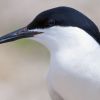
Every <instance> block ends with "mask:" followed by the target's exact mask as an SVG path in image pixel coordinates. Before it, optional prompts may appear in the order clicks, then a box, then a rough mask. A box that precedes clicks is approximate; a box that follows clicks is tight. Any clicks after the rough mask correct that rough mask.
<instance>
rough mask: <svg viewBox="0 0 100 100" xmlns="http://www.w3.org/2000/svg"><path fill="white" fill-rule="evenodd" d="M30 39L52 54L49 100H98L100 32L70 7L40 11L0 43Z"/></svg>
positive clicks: (86, 18) (99, 84) (0, 40)
mask: <svg viewBox="0 0 100 100" xmlns="http://www.w3.org/2000/svg"><path fill="white" fill-rule="evenodd" d="M22 38H31V39H33V40H35V41H38V42H39V43H42V44H43V45H45V46H46V47H47V48H48V50H49V51H50V54H51V59H50V68H49V72H48V87H49V93H50V96H51V98H52V100H100V32H99V29H98V28H97V26H96V25H95V23H94V22H93V21H91V20H90V19H89V18H88V17H87V16H85V15H84V14H82V13H81V12H79V11H77V10H75V9H73V8H70V7H64V6H61V7H56V8H51V9H49V10H46V11H43V12H41V13H40V14H38V15H37V16H36V17H35V19H34V20H33V21H32V22H31V23H30V24H28V25H27V26H26V27H23V28H20V29H18V30H17V31H14V32H11V33H8V34H7V35H4V36H1V37H0V44H2V43H6V42H11V41H15V40H18V39H22Z"/></svg>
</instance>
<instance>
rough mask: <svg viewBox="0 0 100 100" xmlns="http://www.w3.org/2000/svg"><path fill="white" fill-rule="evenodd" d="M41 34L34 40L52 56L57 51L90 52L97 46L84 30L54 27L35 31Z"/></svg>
mask: <svg viewBox="0 0 100 100" xmlns="http://www.w3.org/2000/svg"><path fill="white" fill-rule="evenodd" d="M35 31H40V32H41V31H42V32H44V33H43V34H39V35H37V36H35V38H34V39H35V40H36V41H38V42H40V43H42V44H44V45H45V46H46V47H47V48H48V49H49V50H50V52H51V54H54V53H55V52H58V51H63V50H64V51H66V52H68V51H77V52H81V53H82V51H83V52H84V51H86V52H90V51H93V50H94V49H96V48H97V47H99V44H98V43H97V42H96V41H95V40H94V39H93V38H92V37H91V36H90V35H89V34H88V33H86V32H85V31H84V30H82V29H80V28H77V27H60V26H55V27H51V28H47V29H35Z"/></svg>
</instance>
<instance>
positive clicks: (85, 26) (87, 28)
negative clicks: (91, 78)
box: [0, 7, 100, 48]
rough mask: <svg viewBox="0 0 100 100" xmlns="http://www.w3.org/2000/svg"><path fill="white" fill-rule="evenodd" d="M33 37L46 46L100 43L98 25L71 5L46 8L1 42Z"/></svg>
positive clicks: (1, 39) (0, 39)
mask: <svg viewBox="0 0 100 100" xmlns="http://www.w3.org/2000/svg"><path fill="white" fill-rule="evenodd" d="M30 37H33V39H34V40H36V41H39V42H41V43H43V44H45V45H46V46H48V47H50V48H52V47H55V46H56V47H57V45H58V47H59V45H64V46H65V45H68V46H69V47H70V45H71V44H72V45H73V44H74V46H75V45H76V46H77V45H78V44H79V45H83V46H89V45H91V43H93V44H95V43H97V44H100V33H99V30H98V28H97V26H96V25H95V24H94V23H93V22H92V21H91V20H90V19H89V18H87V17H86V16H85V15H83V14H82V13H81V12H79V11H77V10H75V9H73V8H70V7H56V8H53V9H49V10H46V11H44V12H42V13H40V14H39V15H37V16H36V18H35V19H34V20H33V21H32V22H31V23H30V24H29V25H27V26H26V27H24V28H21V29H19V30H17V31H14V32H12V33H9V34H7V35H5V36H2V37H0V43H5V42H10V41H14V40H17V39H21V38H30Z"/></svg>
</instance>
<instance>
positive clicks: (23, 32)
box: [0, 27, 42, 44]
mask: <svg viewBox="0 0 100 100" xmlns="http://www.w3.org/2000/svg"><path fill="white" fill-rule="evenodd" d="M40 33H42V32H35V31H30V30H28V29H27V27H24V28H21V29H18V30H17V31H14V32H11V33H9V34H7V35H4V36H2V37H0V44H2V43H6V42H11V41H15V40H18V39H22V38H28V37H33V36H34V35H36V34H40Z"/></svg>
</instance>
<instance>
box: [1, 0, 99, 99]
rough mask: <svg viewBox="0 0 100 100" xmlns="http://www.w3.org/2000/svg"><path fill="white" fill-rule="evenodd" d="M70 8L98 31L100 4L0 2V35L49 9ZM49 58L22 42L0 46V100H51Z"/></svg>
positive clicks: (35, 0) (45, 0) (72, 0)
mask: <svg viewBox="0 0 100 100" xmlns="http://www.w3.org/2000/svg"><path fill="white" fill-rule="evenodd" d="M57 6H69V7H73V8H75V9H77V10H79V11H81V12H83V13H84V14H86V15H87V16H88V17H89V18H90V19H92V20H93V21H94V22H95V23H96V24H97V25H98V28H99V29H100V11H99V9H100V0H94V1H93V0H0V35H3V34H7V33H9V32H11V31H14V30H16V29H18V28H21V27H23V26H26V25H27V24H29V23H30V22H31V21H32V20H33V19H34V17H35V16H36V15H37V14H38V13H40V12H41V11H44V10H46V9H48V8H53V7H57ZM49 59H50V54H49V51H48V50H47V49H46V48H45V47H44V46H43V45H41V44H39V43H37V42H35V41H32V40H28V39H23V40H19V41H15V42H12V43H7V44H2V45H0V100H50V97H49V94H48V88H47V82H46V76H47V73H48V68H49V67H48V65H49Z"/></svg>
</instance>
